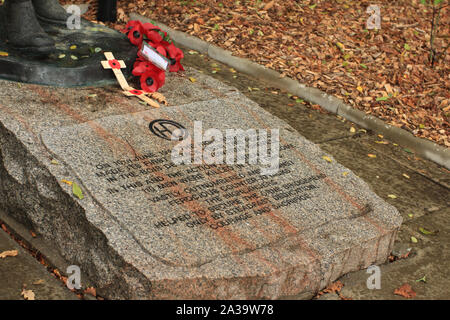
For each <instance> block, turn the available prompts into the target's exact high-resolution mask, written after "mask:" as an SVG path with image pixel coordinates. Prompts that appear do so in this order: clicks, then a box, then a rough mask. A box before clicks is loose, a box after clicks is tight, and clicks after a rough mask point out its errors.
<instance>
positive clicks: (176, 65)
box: [162, 41, 184, 72]
mask: <svg viewBox="0 0 450 320" xmlns="http://www.w3.org/2000/svg"><path fill="white" fill-rule="evenodd" d="M162 45H163V46H164V48H165V49H166V51H167V58H168V59H169V71H170V72H177V71H184V68H183V66H182V65H181V63H180V61H181V59H183V58H184V53H183V51H182V50H181V49H179V48H177V47H175V45H174V44H173V43H168V42H167V41H163V42H162Z"/></svg>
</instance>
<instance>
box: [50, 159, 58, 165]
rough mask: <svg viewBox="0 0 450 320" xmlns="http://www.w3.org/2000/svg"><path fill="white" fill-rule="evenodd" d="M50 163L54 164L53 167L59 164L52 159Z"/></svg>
mask: <svg viewBox="0 0 450 320" xmlns="http://www.w3.org/2000/svg"><path fill="white" fill-rule="evenodd" d="M51 163H52V164H55V165H58V164H59V162H58V160H55V159H53V160H52V161H51Z"/></svg>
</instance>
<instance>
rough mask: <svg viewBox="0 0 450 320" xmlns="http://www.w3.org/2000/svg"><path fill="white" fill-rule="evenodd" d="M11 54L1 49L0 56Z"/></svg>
mask: <svg viewBox="0 0 450 320" xmlns="http://www.w3.org/2000/svg"><path fill="white" fill-rule="evenodd" d="M7 56H9V53H8V52H4V51H0V57H7Z"/></svg>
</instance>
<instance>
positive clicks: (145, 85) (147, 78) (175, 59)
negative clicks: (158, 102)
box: [122, 21, 184, 92]
mask: <svg viewBox="0 0 450 320" xmlns="http://www.w3.org/2000/svg"><path fill="white" fill-rule="evenodd" d="M122 32H123V33H125V34H126V35H127V37H128V39H130V42H131V43H132V44H134V45H135V46H137V47H138V48H139V50H140V49H141V48H142V43H143V42H144V41H145V42H146V43H147V44H149V45H150V46H151V47H153V48H154V49H155V50H156V51H157V52H158V53H159V54H161V55H163V56H164V57H166V58H167V59H168V60H169V71H170V72H177V71H184V68H183V66H182V65H181V63H180V61H181V59H183V58H184V54H183V51H182V50H181V49H179V48H177V47H175V45H174V44H173V43H172V42H171V41H170V40H169V38H168V36H167V33H166V32H164V31H162V30H161V28H159V27H157V26H155V25H153V24H151V23H142V22H140V21H130V22H128V24H127V25H126V27H125V29H124V30H122ZM133 75H134V76H136V77H140V81H141V89H142V90H143V91H145V92H156V91H158V89H159V88H161V87H162V86H163V85H164V82H165V80H166V73H165V71H164V70H161V69H160V68H158V67H157V66H155V65H154V64H153V63H151V62H149V61H147V60H146V59H145V58H143V57H142V56H141V55H140V51H139V53H138V57H137V59H136V61H135V63H134V66H133Z"/></svg>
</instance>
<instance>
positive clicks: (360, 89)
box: [356, 86, 364, 93]
mask: <svg viewBox="0 0 450 320" xmlns="http://www.w3.org/2000/svg"><path fill="white" fill-rule="evenodd" d="M356 90H358V91H359V92H361V93H363V91H364V89H363V88H362V87H360V86H358V87H356Z"/></svg>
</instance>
